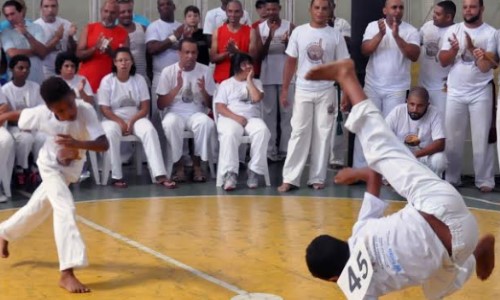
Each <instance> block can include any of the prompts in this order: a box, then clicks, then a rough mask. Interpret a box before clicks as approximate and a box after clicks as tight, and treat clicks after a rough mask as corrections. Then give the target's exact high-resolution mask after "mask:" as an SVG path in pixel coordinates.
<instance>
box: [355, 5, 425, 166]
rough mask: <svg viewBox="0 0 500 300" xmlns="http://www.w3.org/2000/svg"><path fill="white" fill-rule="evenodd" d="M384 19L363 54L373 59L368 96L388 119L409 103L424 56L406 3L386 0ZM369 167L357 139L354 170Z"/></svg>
mask: <svg viewBox="0 0 500 300" xmlns="http://www.w3.org/2000/svg"><path fill="white" fill-rule="evenodd" d="M383 13H384V15H385V18H384V19H380V20H378V21H373V22H371V23H370V24H368V27H367V28H366V31H365V34H364V36H363V43H362V44H361V53H363V55H365V56H368V57H370V59H369V60H368V65H367V66H366V77H365V86H364V90H365V93H366V94H367V95H368V97H370V99H372V101H373V102H374V103H375V105H376V106H377V108H378V109H379V110H380V111H381V112H382V115H383V116H384V117H386V116H387V115H388V114H389V113H390V112H391V110H392V109H393V108H394V107H396V106H397V105H399V104H402V103H404V102H405V98H406V92H407V91H408V89H410V83H411V74H410V66H411V62H416V61H417V60H418V56H419V55H420V37H419V35H418V31H417V29H416V28H415V27H413V26H412V25H410V24H408V23H406V22H404V21H403V20H402V18H403V14H404V2H403V0H386V2H385V6H384V9H383ZM365 165H366V162H365V159H364V156H363V150H362V149H361V145H360V144H359V140H358V139H356V142H355V146H354V167H363V166H365Z"/></svg>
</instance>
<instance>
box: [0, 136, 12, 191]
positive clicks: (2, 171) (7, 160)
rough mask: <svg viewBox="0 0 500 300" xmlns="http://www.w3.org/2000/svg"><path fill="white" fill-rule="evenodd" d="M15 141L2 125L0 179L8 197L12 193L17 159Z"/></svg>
mask: <svg viewBox="0 0 500 300" xmlns="http://www.w3.org/2000/svg"><path fill="white" fill-rule="evenodd" d="M14 147H15V141H14V138H13V137H12V135H11V134H10V133H9V131H8V130H7V129H5V127H3V126H0V153H1V154H0V181H1V182H2V185H3V190H4V192H5V195H6V196H7V197H10V196H12V195H11V193H10V181H11V177H12V169H13V168H14V159H15V151H14V149H15V148H14Z"/></svg>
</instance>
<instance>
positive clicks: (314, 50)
mask: <svg viewBox="0 0 500 300" xmlns="http://www.w3.org/2000/svg"><path fill="white" fill-rule="evenodd" d="M306 52H307V58H308V59H309V61H310V62H311V63H313V64H322V63H323V56H324V54H325V50H323V39H319V42H313V43H310V44H309V45H307V47H306Z"/></svg>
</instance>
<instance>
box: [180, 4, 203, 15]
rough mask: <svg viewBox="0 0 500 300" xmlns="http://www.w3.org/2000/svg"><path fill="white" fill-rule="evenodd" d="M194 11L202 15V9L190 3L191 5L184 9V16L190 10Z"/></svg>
mask: <svg viewBox="0 0 500 300" xmlns="http://www.w3.org/2000/svg"><path fill="white" fill-rule="evenodd" d="M190 11H191V12H193V13H195V14H198V15H199V16H201V14H200V9H199V8H198V7H196V6H194V5H189V6H186V8H185V9H184V17H185V16H186V15H187V14H188V12H190Z"/></svg>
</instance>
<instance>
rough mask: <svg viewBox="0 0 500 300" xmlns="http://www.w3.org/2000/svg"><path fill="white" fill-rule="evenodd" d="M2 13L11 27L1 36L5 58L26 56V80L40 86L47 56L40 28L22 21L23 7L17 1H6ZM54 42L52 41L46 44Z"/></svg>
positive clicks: (43, 35)
mask: <svg viewBox="0 0 500 300" xmlns="http://www.w3.org/2000/svg"><path fill="white" fill-rule="evenodd" d="M2 12H3V14H4V16H5V18H6V19H7V20H8V21H9V23H10V25H11V28H6V29H4V30H3V31H2V35H1V42H2V48H3V50H4V51H5V53H6V54H7V58H8V59H11V58H12V57H14V56H16V55H18V54H23V55H26V56H28V57H29V58H30V61H31V72H30V76H29V78H28V79H29V80H31V81H34V82H36V83H38V84H41V83H42V81H43V79H44V77H43V64H42V59H44V58H45V56H47V54H48V51H47V48H46V47H45V44H46V39H45V34H44V32H43V29H42V27H41V26H40V25H38V24H35V23H31V22H26V21H25V20H24V16H23V6H22V5H21V4H20V3H19V2H17V1H6V2H5V3H4V4H3V6H2ZM54 41H55V40H54V39H52V40H51V41H49V42H48V44H52V42H54Z"/></svg>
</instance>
